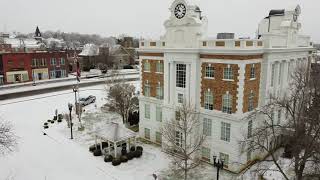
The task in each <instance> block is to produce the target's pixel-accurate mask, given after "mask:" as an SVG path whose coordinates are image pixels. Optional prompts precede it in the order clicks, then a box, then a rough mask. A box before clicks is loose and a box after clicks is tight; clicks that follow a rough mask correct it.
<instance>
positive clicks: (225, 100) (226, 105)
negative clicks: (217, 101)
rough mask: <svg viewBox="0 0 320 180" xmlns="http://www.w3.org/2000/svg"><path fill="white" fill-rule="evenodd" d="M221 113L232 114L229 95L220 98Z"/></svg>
mask: <svg viewBox="0 0 320 180" xmlns="http://www.w3.org/2000/svg"><path fill="white" fill-rule="evenodd" d="M222 112H224V113H228V114H231V113H232V96H231V95H230V94H225V95H223V96H222Z"/></svg>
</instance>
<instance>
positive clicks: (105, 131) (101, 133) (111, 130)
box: [94, 122, 136, 142]
mask: <svg viewBox="0 0 320 180" xmlns="http://www.w3.org/2000/svg"><path fill="white" fill-rule="evenodd" d="M94 134H95V135H96V136H97V137H99V138H102V139H104V140H108V141H112V142H118V141H122V140H126V139H129V138H132V137H136V133H135V132H133V131H132V130H130V129H127V128H126V127H124V126H123V125H122V124H121V125H119V124H118V123H115V122H112V123H108V124H106V125H105V126H103V128H100V129H98V130H96V131H95V132H94Z"/></svg>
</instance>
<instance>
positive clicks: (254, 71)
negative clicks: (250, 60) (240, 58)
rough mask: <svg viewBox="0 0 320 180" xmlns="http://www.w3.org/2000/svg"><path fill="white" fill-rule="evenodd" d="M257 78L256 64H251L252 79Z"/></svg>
mask: <svg viewBox="0 0 320 180" xmlns="http://www.w3.org/2000/svg"><path fill="white" fill-rule="evenodd" d="M254 78H256V69H255V67H254V64H251V67H250V79H254Z"/></svg>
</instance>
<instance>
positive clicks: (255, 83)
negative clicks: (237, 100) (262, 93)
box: [242, 63, 261, 113]
mask: <svg viewBox="0 0 320 180" xmlns="http://www.w3.org/2000/svg"><path fill="white" fill-rule="evenodd" d="M254 67H255V76H256V77H255V79H253V80H250V68H251V64H247V65H246V69H245V80H244V92H243V109H242V110H243V113H245V112H248V106H249V95H250V93H251V91H252V92H253V93H254V108H257V107H258V103H259V86H260V73H261V63H255V64H254Z"/></svg>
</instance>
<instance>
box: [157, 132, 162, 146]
mask: <svg viewBox="0 0 320 180" xmlns="http://www.w3.org/2000/svg"><path fill="white" fill-rule="evenodd" d="M156 143H158V144H161V143H162V134H161V133H160V132H156Z"/></svg>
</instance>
